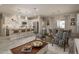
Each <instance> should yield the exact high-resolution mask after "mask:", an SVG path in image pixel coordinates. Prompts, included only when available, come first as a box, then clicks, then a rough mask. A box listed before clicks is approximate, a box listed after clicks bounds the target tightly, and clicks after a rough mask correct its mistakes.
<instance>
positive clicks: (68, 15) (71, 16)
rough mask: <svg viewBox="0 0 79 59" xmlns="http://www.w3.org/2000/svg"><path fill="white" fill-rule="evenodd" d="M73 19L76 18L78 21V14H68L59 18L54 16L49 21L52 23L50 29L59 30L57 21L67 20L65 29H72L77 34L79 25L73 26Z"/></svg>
mask: <svg viewBox="0 0 79 59" xmlns="http://www.w3.org/2000/svg"><path fill="white" fill-rule="evenodd" d="M71 18H75V19H76V14H67V15H58V16H54V17H52V18H50V19H49V21H50V27H51V28H52V29H54V28H57V22H56V21H57V20H65V22H66V23H65V29H72V32H73V33H77V25H75V26H71V25H70V23H71Z"/></svg>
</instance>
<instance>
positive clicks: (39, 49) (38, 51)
mask: <svg viewBox="0 0 79 59" xmlns="http://www.w3.org/2000/svg"><path fill="white" fill-rule="evenodd" d="M33 41H35V40H33ZM33 41H31V42H33ZM31 42H28V43H25V44H23V45H20V46H18V47H15V48H12V49H11V52H12V53H13V54H44V53H46V52H47V48H48V43H46V42H44V43H43V46H41V47H32V51H31V52H22V51H21V50H22V48H23V47H24V46H25V45H27V44H29V43H31Z"/></svg>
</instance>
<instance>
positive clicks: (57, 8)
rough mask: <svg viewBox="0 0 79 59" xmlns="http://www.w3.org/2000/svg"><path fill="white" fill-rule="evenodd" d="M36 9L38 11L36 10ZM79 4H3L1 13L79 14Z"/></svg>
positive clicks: (0, 8)
mask: <svg viewBox="0 0 79 59" xmlns="http://www.w3.org/2000/svg"><path fill="white" fill-rule="evenodd" d="M35 8H36V9H35ZM78 11H79V4H3V5H0V12H4V13H9V14H15V13H16V14H17V13H23V14H25V15H34V14H38V15H47V16H48V15H57V14H63V13H71V12H78Z"/></svg>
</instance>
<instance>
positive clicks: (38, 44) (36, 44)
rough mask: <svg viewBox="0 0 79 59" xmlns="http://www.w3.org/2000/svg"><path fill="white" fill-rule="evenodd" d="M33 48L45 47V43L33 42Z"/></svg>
mask: <svg viewBox="0 0 79 59" xmlns="http://www.w3.org/2000/svg"><path fill="white" fill-rule="evenodd" d="M32 46H33V47H41V46H43V42H42V41H40V40H35V41H33V42H32Z"/></svg>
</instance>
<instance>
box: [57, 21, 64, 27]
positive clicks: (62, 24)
mask: <svg viewBox="0 0 79 59" xmlns="http://www.w3.org/2000/svg"><path fill="white" fill-rule="evenodd" d="M57 28H65V21H64V20H57Z"/></svg>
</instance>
